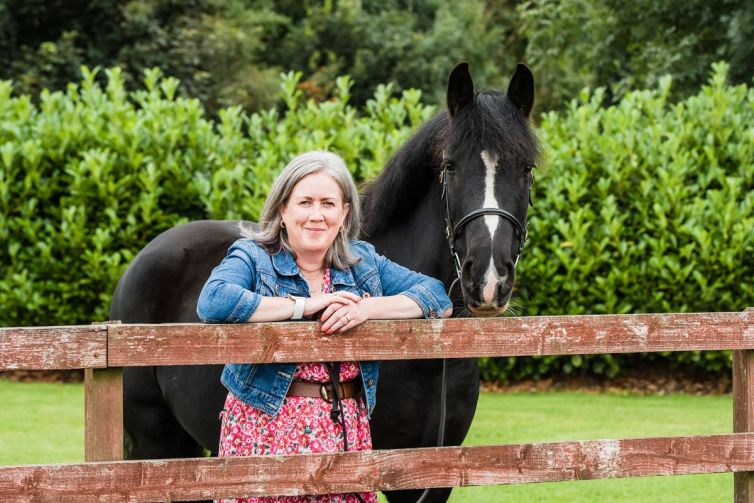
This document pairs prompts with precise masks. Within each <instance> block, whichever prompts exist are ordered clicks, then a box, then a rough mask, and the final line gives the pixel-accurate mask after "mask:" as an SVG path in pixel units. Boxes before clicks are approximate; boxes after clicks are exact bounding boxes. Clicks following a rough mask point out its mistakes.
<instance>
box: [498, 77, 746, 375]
mask: <svg viewBox="0 0 754 503" xmlns="http://www.w3.org/2000/svg"><path fill="white" fill-rule="evenodd" d="M727 70H728V67H727V65H724V64H717V65H715V66H714V71H713V74H712V77H711V78H710V80H709V83H708V84H707V85H706V86H704V87H703V88H702V89H701V91H700V92H699V93H698V94H697V95H695V96H692V97H690V98H688V99H686V100H684V101H682V102H679V103H677V104H674V105H671V104H669V103H668V101H667V96H668V94H669V93H670V90H671V79H670V78H665V79H663V80H662V82H661V83H660V85H659V87H658V88H656V89H653V90H647V91H636V92H632V93H629V94H627V95H626V96H625V97H624V98H623V99H622V100H621V101H620V103H618V104H617V105H615V106H611V107H608V108H602V107H601V104H602V103H603V90H602V89H598V90H597V91H595V92H589V91H587V90H585V91H583V92H582V93H581V96H580V98H579V100H578V101H576V100H574V101H572V102H571V104H570V106H569V107H568V108H567V111H566V112H564V113H562V114H556V113H549V114H546V115H544V116H543V117H542V124H541V127H540V131H539V133H540V139H541V141H542V144H543V145H544V146H545V149H546V151H547V155H548V159H547V163H546V164H547V166H546V168H545V169H544V170H543V172H540V173H537V175H538V176H537V180H536V182H535V185H534V195H533V198H534V207H533V208H532V209H531V212H530V224H529V235H530V243H529V244H528V245H527V249H526V250H525V251H524V255H523V257H522V260H521V262H520V264H519V274H520V275H519V280H518V281H519V285H520V288H521V289H520V302H521V304H522V305H523V306H524V307H525V308H526V310H527V311H528V314H531V315H544V314H553V315H554V314H606V313H647V312H707V311H742V310H744V309H745V308H746V307H748V306H754V283H752V281H751V278H752V277H754V89H752V88H747V87H746V86H743V85H739V86H735V87H730V86H726V85H725V80H726V75H727ZM729 356H730V355H729V354H727V353H721V352H705V353H698V352H696V353H683V354H677V355H676V356H674V357H673V358H672V359H670V360H667V359H664V360H663V361H664V363H663V364H665V365H668V364H683V365H691V366H693V367H700V368H702V369H706V370H710V371H720V370H723V369H726V368H729V366H730V357H729ZM647 358H653V359H657V358H658V355H647ZM630 361H636V358H634V357H631V356H617V355H599V356H583V357H582V356H573V357H570V356H569V357H547V358H540V359H535V360H531V359H518V360H516V359H505V360H502V359H497V360H493V361H490V362H489V363H488V364H487V367H486V373H485V376H486V377H487V378H494V377H513V378H516V377H521V376H539V375H543V374H547V373H552V372H554V371H561V370H562V371H565V372H576V371H592V372H596V373H599V374H608V375H612V374H615V373H616V372H617V371H618V369H619V368H621V367H622V366H625V365H626V364H628V362H630Z"/></svg>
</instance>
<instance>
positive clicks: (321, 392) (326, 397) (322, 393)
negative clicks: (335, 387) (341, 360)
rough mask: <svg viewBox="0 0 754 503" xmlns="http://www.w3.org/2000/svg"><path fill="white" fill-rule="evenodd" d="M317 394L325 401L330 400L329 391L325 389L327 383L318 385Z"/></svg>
mask: <svg viewBox="0 0 754 503" xmlns="http://www.w3.org/2000/svg"><path fill="white" fill-rule="evenodd" d="M319 396H320V397H322V400H324V401H325V402H329V401H330V393H329V392H328V390H327V384H322V385H320V387H319Z"/></svg>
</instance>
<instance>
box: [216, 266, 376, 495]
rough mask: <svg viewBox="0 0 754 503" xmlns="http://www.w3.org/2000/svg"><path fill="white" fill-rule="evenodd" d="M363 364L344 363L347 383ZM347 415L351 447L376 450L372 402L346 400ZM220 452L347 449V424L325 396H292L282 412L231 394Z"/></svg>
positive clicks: (317, 372)
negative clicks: (272, 411)
mask: <svg viewBox="0 0 754 503" xmlns="http://www.w3.org/2000/svg"><path fill="white" fill-rule="evenodd" d="M329 273H330V270H329V269H327V270H326V272H325V277H324V284H323V288H322V290H323V291H325V292H327V291H329V289H330V274H329ZM293 378H294V379H295V380H300V381H310V382H327V381H329V380H330V376H329V374H328V372H327V367H326V366H325V365H324V364H323V363H319V362H310V363H300V364H299V365H298V366H297V367H296V372H295V374H294V376H293ZM360 378H361V377H360V371H359V365H358V363H356V362H345V363H342V364H341V367H340V380H341V381H342V382H345V381H351V380H354V379H360ZM342 404H343V417H344V419H345V424H346V431H347V434H348V449H349V450H351V451H367V450H371V449H372V437H371V433H370V430H369V421H368V420H367V415H366V407H365V404H364V402H363V400H362V399H361V398H349V399H346V400H343V401H342ZM220 421H221V423H222V424H221V428H220V453H219V455H220V456H269V455H286V454H314V453H323V452H338V451H342V450H343V428H342V427H341V426H340V424H338V423H335V422H333V421H332V419H330V403H329V402H326V401H325V400H323V399H321V398H311V397H302V396H295V397H286V398H285V400H283V405H282V408H281V409H280V412H279V413H278V415H277V416H275V417H272V416H270V415H269V414H267V413H265V412H262V411H260V410H259V409H255V408H254V407H251V406H250V405H248V404H246V403H244V402H242V401H241V400H239V399H238V398H237V397H236V396H234V395H233V394H232V393H228V397H227V398H226V400H225V406H224V407H223V410H222V412H221V413H220ZM360 496H361V498H362V500H363V501H364V502H366V503H377V495H376V494H375V493H374V492H371V493H361V494H360ZM218 501H219V502H220V503H314V502H331V503H357V502H358V499H357V498H356V496H355V495H354V494H327V495H320V496H264V497H250V498H238V499H224V500H223V499H221V500H218Z"/></svg>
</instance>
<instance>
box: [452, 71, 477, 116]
mask: <svg viewBox="0 0 754 503" xmlns="http://www.w3.org/2000/svg"><path fill="white" fill-rule="evenodd" d="M473 100H474V82H473V81H472V80H471V74H470V73H469V64H468V63H466V62H463V63H458V64H457V65H456V67H455V68H453V71H452V72H450V77H449V78H448V112H450V115H451V116H453V115H455V114H456V113H457V112H458V111H459V110H460V109H462V108H463V107H465V106H466V105H468V104H469V103H471V102H472V101H473Z"/></svg>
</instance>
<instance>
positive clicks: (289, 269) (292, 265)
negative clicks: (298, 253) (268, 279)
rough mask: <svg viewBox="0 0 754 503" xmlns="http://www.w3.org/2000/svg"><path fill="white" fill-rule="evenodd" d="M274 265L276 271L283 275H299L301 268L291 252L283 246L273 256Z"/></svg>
mask: <svg viewBox="0 0 754 503" xmlns="http://www.w3.org/2000/svg"><path fill="white" fill-rule="evenodd" d="M272 266H273V267H274V268H275V272H277V273H278V274H281V275H283V276H298V274H299V270H298V265H296V261H295V260H293V255H291V252H289V251H288V250H286V249H285V248H283V249H282V250H280V251H279V252H277V253H276V254H275V255H273V256H272Z"/></svg>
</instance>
